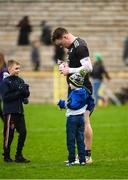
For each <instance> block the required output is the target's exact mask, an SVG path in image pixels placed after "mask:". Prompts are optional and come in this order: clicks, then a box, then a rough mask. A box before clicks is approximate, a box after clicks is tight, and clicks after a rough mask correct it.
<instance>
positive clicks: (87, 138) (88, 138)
mask: <svg viewBox="0 0 128 180" xmlns="http://www.w3.org/2000/svg"><path fill="white" fill-rule="evenodd" d="M94 107H95V103H94V99H93V97H92V96H91V95H90V96H89V98H88V100H87V108H86V112H85V129H84V142H85V147H86V163H91V162H92V160H91V146H92V138H93V130H92V127H91V123H90V115H91V113H92V112H93V109H94ZM90 160H91V161H90ZM89 161H90V162H89Z"/></svg>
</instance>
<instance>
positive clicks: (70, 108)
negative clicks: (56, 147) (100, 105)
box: [58, 70, 89, 166]
mask: <svg viewBox="0 0 128 180" xmlns="http://www.w3.org/2000/svg"><path fill="white" fill-rule="evenodd" d="M84 75H85V73H84V71H83V70H81V71H80V72H79V73H75V74H73V75H71V76H70V77H69V81H70V83H69V85H70V87H71V89H72V91H71V93H70V94H69V96H68V100H67V101H65V100H59V102H58V106H59V107H60V109H65V108H66V109H67V111H66V117H67V123H66V135H67V149H68V153H69V155H68V163H67V164H66V165H68V166H71V165H74V162H75V144H77V149H78V156H79V163H80V165H85V163H86V160H85V144H84V126H85V122H84V114H85V110H86V104H87V100H88V97H89V92H88V90H87V89H86V88H85V87H83V82H84Z"/></svg>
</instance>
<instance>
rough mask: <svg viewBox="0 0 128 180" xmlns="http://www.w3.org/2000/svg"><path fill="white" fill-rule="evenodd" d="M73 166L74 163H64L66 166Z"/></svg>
mask: <svg viewBox="0 0 128 180" xmlns="http://www.w3.org/2000/svg"><path fill="white" fill-rule="evenodd" d="M74 165H75V163H74V162H71V163H69V162H68V163H66V166H74Z"/></svg>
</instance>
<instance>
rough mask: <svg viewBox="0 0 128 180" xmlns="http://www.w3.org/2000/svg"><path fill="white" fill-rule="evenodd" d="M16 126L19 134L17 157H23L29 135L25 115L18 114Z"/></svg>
mask: <svg viewBox="0 0 128 180" xmlns="http://www.w3.org/2000/svg"><path fill="white" fill-rule="evenodd" d="M15 124H16V130H17V132H18V133H19V137H18V145H17V152H16V155H21V154H22V149H23V146H24V142H25V139H26V133H27V132H26V124H25V119H24V115H23V114H17V116H16V121H15Z"/></svg>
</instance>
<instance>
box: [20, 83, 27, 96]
mask: <svg viewBox="0 0 128 180" xmlns="http://www.w3.org/2000/svg"><path fill="white" fill-rule="evenodd" d="M28 89H29V85H28V84H25V83H24V84H20V85H19V90H20V92H21V93H22V94H25V93H26V92H27V91H28Z"/></svg>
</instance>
